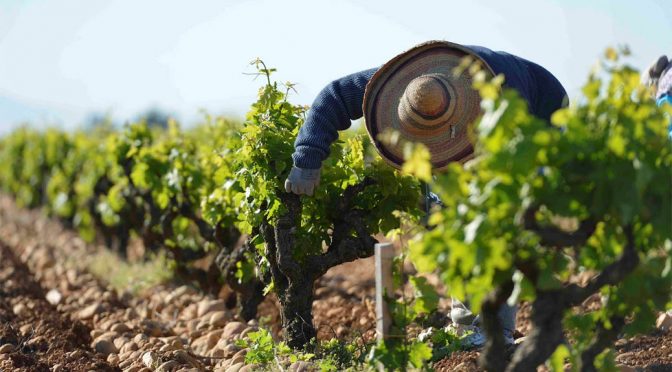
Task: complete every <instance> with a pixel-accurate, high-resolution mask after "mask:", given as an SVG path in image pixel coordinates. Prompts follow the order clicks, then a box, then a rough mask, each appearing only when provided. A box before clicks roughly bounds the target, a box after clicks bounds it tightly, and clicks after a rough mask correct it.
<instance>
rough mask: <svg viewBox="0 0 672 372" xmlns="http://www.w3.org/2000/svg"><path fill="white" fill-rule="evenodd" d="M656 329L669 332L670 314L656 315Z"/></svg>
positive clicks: (671, 317)
mask: <svg viewBox="0 0 672 372" xmlns="http://www.w3.org/2000/svg"><path fill="white" fill-rule="evenodd" d="M656 327H658V328H659V329H661V330H663V331H668V330H670V328H672V314H669V313H662V314H660V315H658V319H656Z"/></svg>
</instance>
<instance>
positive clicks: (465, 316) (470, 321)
mask: <svg viewBox="0 0 672 372" xmlns="http://www.w3.org/2000/svg"><path fill="white" fill-rule="evenodd" d="M452 302H453V304H452V306H451V308H450V320H452V321H453V324H459V325H463V326H470V325H474V322H475V320H476V319H477V316H476V315H475V314H474V313H472V312H471V310H469V309H467V307H466V306H465V305H464V304H463V303H461V302H460V301H458V300H456V299H452Z"/></svg>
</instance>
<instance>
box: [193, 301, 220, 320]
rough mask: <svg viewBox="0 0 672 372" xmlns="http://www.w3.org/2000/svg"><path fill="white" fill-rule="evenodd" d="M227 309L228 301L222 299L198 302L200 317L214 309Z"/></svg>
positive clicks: (198, 314)
mask: <svg viewBox="0 0 672 372" xmlns="http://www.w3.org/2000/svg"><path fill="white" fill-rule="evenodd" d="M224 310H226V303H225V302H224V301H222V300H203V301H201V302H200V303H199V304H198V310H197V312H196V314H197V316H198V317H199V318H200V317H202V316H203V315H205V314H208V313H211V312H214V311H224Z"/></svg>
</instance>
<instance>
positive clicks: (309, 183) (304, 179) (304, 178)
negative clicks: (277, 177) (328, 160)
mask: <svg viewBox="0 0 672 372" xmlns="http://www.w3.org/2000/svg"><path fill="white" fill-rule="evenodd" d="M319 185H320V168H318V169H303V168H297V167H292V170H290V171H289V176H287V180H285V191H287V192H293V193H295V194H297V195H302V194H306V195H309V196H310V195H313V191H315V188H317V186H319Z"/></svg>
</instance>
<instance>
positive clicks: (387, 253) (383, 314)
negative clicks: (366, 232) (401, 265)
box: [375, 243, 394, 341]
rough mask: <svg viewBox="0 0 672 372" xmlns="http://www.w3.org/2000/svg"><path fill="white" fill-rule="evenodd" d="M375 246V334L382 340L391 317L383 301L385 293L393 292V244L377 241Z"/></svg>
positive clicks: (384, 337) (387, 332) (390, 293)
mask: <svg viewBox="0 0 672 372" xmlns="http://www.w3.org/2000/svg"><path fill="white" fill-rule="evenodd" d="M375 247H376V248H375V249H376V334H377V338H378V340H379V341H380V340H384V339H386V338H387V337H388V335H389V332H390V325H391V324H392V318H391V316H390V309H389V307H388V305H387V302H386V301H385V295H387V296H388V297H391V296H392V295H393V294H394V282H393V280H392V261H393V259H394V246H393V245H392V243H378V244H376V246H375Z"/></svg>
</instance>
